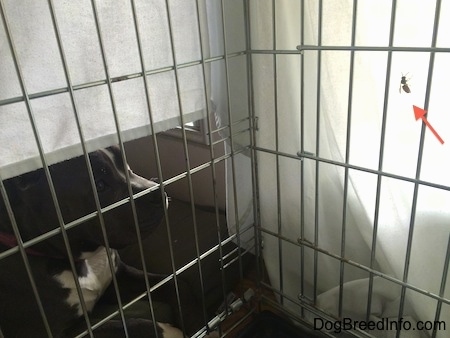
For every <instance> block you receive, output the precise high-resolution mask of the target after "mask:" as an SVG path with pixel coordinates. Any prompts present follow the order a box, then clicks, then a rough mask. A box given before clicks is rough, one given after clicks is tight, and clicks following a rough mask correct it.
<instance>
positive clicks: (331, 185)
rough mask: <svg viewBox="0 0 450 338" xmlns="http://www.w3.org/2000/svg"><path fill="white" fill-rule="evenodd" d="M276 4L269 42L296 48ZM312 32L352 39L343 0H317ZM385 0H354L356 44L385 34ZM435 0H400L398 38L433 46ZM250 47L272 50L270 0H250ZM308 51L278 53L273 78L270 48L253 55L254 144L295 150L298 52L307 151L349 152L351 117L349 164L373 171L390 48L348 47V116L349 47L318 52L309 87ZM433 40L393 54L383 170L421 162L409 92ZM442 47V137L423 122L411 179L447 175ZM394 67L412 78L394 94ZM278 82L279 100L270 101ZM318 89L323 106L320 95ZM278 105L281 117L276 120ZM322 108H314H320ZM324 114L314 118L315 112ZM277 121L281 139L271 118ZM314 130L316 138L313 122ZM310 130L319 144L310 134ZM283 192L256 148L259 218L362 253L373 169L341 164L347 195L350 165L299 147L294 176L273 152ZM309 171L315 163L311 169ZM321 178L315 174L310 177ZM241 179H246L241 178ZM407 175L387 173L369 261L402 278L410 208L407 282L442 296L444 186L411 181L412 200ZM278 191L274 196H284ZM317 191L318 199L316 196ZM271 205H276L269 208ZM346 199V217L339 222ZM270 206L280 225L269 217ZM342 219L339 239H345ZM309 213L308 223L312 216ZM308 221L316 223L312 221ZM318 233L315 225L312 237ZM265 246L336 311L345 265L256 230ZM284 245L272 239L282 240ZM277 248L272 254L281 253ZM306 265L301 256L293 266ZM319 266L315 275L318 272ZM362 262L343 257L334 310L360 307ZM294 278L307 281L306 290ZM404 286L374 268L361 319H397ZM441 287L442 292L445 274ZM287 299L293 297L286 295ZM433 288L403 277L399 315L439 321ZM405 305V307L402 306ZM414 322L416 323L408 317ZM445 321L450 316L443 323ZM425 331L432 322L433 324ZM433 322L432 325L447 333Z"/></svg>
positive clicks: (310, 41)
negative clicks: (422, 140) (375, 274)
mask: <svg viewBox="0 0 450 338" xmlns="http://www.w3.org/2000/svg"><path fill="white" fill-rule="evenodd" d="M275 3H276V10H277V13H276V21H277V26H276V30H277V36H276V38H277V40H276V41H277V46H276V48H277V49H279V50H293V49H295V48H296V46H297V45H300V41H301V40H300V32H301V22H302V19H301V17H300V4H301V2H300V1H290V0H280V1H278V0H277V1H275ZM304 3H305V23H304V24H305V32H304V33H305V45H313V46H314V45H317V44H318V22H319V21H318V17H319V14H318V3H319V2H317V1H305V2H304ZM322 3H323V16H322V29H323V30H322V42H321V45H323V46H327V45H333V46H335V45H338V46H348V45H350V44H351V27H352V14H353V13H352V6H353V2H352V1H342V0H336V1H331V0H330V1H323V2H322ZM391 6H392V1H390V0H388V1H376V2H370V1H358V8H357V24H356V45H359V46H381V47H386V46H387V45H388V39H389V28H390V18H391ZM434 12H435V3H434V2H423V1H410V0H408V1H397V11H396V13H397V14H396V24H395V36H394V45H395V46H411V47H414V46H416V47H429V46H430V45H431V36H432V32H433V23H434ZM251 14H252V24H253V25H252V42H253V44H252V49H256V50H258V49H261V50H263V49H269V50H270V49H273V40H272V39H273V34H272V29H273V26H272V15H273V13H272V1H261V2H259V1H258V2H256V1H255V2H252V9H251ZM449 22H450V6H449V3H448V2H442V7H441V16H440V26H439V34H438V39H437V46H438V47H446V48H448V47H449V46H450V40H449V35H448V34H447V33H448V31H449V29H450V27H449ZM317 56H318V54H317V52H316V51H304V53H303V55H289V54H279V55H277V68H276V72H277V73H276V74H277V79H276V83H275V82H274V66H273V56H272V55H261V54H259V55H258V54H255V55H254V56H253V74H254V78H253V81H254V82H253V87H254V89H255V96H254V100H255V112H256V115H257V116H258V117H259V131H258V132H257V144H258V146H259V147H263V148H267V149H270V150H278V151H281V152H284V153H288V154H291V155H296V153H297V152H298V151H300V150H301V148H300V144H301V137H302V135H301V133H302V129H301V120H300V117H301V101H300V94H301V87H300V86H301V82H300V79H301V75H302V74H301V72H300V59H301V58H304V62H305V74H304V88H303V89H304V106H303V114H304V129H303V130H304V135H303V137H304V141H305V144H304V150H305V151H306V152H309V153H313V154H316V151H317V149H319V153H318V154H316V155H317V156H319V157H321V158H325V159H328V160H334V161H337V162H341V163H342V162H345V158H346V150H347V149H346V140H347V125H348V126H349V127H350V128H351V130H350V138H349V142H350V146H349V148H348V151H349V163H350V164H351V165H355V166H359V167H364V168H368V169H369V170H375V171H376V170H378V163H379V153H380V140H381V136H382V130H381V128H382V113H383V100H384V95H385V87H386V86H385V78H386V62H387V52H370V51H369V52H356V53H355V64H354V77H353V92H352V102H351V121H349V120H348V118H347V116H348V111H349V110H348V109H349V107H348V97H349V91H348V89H349V78H350V52H348V51H344V52H342V51H341V52H339V51H323V52H322V62H321V74H320V80H321V86H320V91H319V95H320V98H319V99H318V98H317V94H318V93H317V68H318V64H317ZM429 60H430V54H429V53H414V52H402V53H394V54H393V58H392V66H391V78H390V79H389V85H390V87H389V102H388V105H387V115H386V116H387V122H386V131H385V139H384V142H385V144H384V153H383V165H382V170H383V171H384V172H387V173H390V174H393V175H400V176H404V177H406V178H407V179H414V178H415V176H416V170H417V158H418V153H419V140H420V135H421V128H422V122H421V121H415V119H414V115H413V109H412V105H413V104H414V105H417V106H419V107H423V105H424V99H425V89H426V87H425V86H426V83H427V74H428V67H429ZM449 62H450V55H449V54H448V53H437V54H436V58H435V64H434V71H433V81H432V88H431V99H430V104H429V115H428V120H429V122H430V123H431V124H432V125H433V126H434V127H435V129H436V130H437V131H438V132H439V133H440V136H441V137H442V138H443V139H444V141H445V144H444V145H442V144H440V143H439V142H438V140H437V139H436V138H435V137H434V135H433V134H432V133H431V132H430V130H429V129H428V128H427V129H426V130H425V143H424V148H423V149H424V151H423V155H422V162H421V167H420V175H419V177H420V179H421V180H424V181H428V182H432V183H435V184H442V185H446V186H449V185H450V175H449V172H450V161H448V159H449V158H450V148H449V145H450V129H449V126H450V114H449V112H448V90H447V87H448V86H447V82H448V81H447V79H446V78H447V76H446V75H445V74H448V72H447V69H448V64H449ZM402 73H403V74H404V75H406V76H407V78H411V79H410V81H409V84H410V88H411V94H405V93H402V94H400V93H399V86H400V80H401V76H402ZM275 85H276V86H277V100H274V90H275ZM317 102H320V107H318V106H317ZM275 110H276V111H277V113H278V121H277V122H276V121H275V113H274V112H275ZM318 112H319V114H320V117H319V119H317V114H318ZM317 124H319V125H317ZM276 126H277V127H278V131H279V134H278V149H276V129H275V127H276ZM318 129H320V135H319V137H318V138H317V136H318V135H317V130H318ZM317 139H318V141H319V145H317V144H316V140H317ZM278 170H279V171H278V177H279V182H280V186H279V189H280V190H279V191H278V192H277V163H276V158H275V156H274V155H272V154H268V153H264V152H259V153H258V173H259V189H260V191H259V192H260V195H259V197H260V203H261V226H262V227H263V228H265V229H267V230H269V231H272V232H275V233H280V235H282V236H283V237H285V238H288V239H290V240H292V241H294V242H295V241H297V240H298V239H299V238H301V224H302V221H301V220H302V218H303V219H304V237H303V239H304V240H305V241H307V242H310V243H314V242H315V238H316V239H317V245H318V246H319V247H320V248H321V249H323V250H326V251H327V252H329V253H331V254H335V255H337V256H341V255H343V256H344V257H346V258H348V259H350V260H352V261H354V262H356V263H359V264H362V265H364V266H370V259H371V253H372V240H373V233H374V232H373V231H374V224H375V211H376V210H375V206H376V205H377V204H376V203H377V201H376V197H377V178H378V176H377V175H376V174H373V173H369V172H363V171H357V170H353V169H349V172H348V174H349V180H348V191H347V193H348V195H347V200H346V202H345V203H344V184H345V180H344V177H345V169H344V168H343V167H340V166H335V165H331V164H325V163H321V164H319V169H318V171H316V166H315V162H314V161H311V160H308V159H304V172H303V175H304V182H303V186H302V185H301V181H300V173H301V165H300V161H298V160H294V159H288V158H284V157H279V163H278ZM317 175H318V176H317ZM316 178H317V185H316ZM249 184H250V183H249ZM301 189H303V191H304V205H303V208H304V209H303V210H304V213H303V215H301V212H300V205H301V203H300V191H301ZM413 194H414V183H412V182H408V181H403V180H398V179H395V178H390V177H382V179H381V186H380V194H379V198H380V200H379V208H378V214H377V217H378V221H377V226H378V233H377V238H376V251H375V257H374V258H375V260H374V262H373V263H374V265H373V266H372V267H373V268H374V269H375V270H378V271H381V272H383V273H386V274H388V275H390V276H392V277H393V278H397V279H399V280H403V274H404V266H405V259H406V251H407V250H406V249H407V240H408V235H409V230H410V224H411V220H413V222H414V232H413V238H412V246H411V255H410V262H409V265H408V266H409V274H408V277H407V279H406V281H407V283H408V284H411V285H413V286H414V287H417V288H419V289H423V290H428V291H430V292H431V293H433V294H435V295H439V293H440V287H441V280H442V278H443V273H444V260H445V256H446V252H447V244H448V240H449V233H450V208H449V206H450V192H449V191H448V190H441V189H438V188H434V187H427V186H420V187H419V188H418V198H417V205H416V208H415V210H414V209H413ZM277 195H279V196H280V201H279V204H278V202H277ZM316 198H317V199H316ZM278 207H280V209H278ZM344 210H346V218H345V221H344V218H343V217H344V212H343V211H344ZM278 215H280V221H281V228H280V230H279V229H278V224H279V223H278ZM343 224H344V225H345V238H342V234H343V229H342V228H343ZM316 226H317V228H316ZM315 229H317V232H316V230H315ZM315 236H317V237H315ZM263 239H264V250H263V253H264V258H265V262H266V265H267V269H268V272H269V275H270V279H271V282H272V284H273V285H274V286H275V287H276V288H281V290H283V292H284V293H286V294H287V295H289V296H290V297H292V299H298V298H297V297H298V296H299V295H300V294H301V293H302V292H303V296H305V297H306V298H310V299H314V289H313V284H314V282H316V283H317V290H316V291H317V293H316V295H317V296H318V298H317V303H316V305H317V306H318V307H321V308H323V309H325V310H326V311H328V312H330V313H333V314H334V315H337V314H338V305H339V296H338V295H339V291H340V290H339V281H340V272H341V265H340V262H339V261H338V260H337V259H334V258H332V257H329V256H328V255H326V254H320V253H319V254H318V256H317V259H318V260H317V265H315V263H314V253H313V250H311V249H308V248H305V252H304V257H303V259H304V260H303V263H302V258H301V255H300V249H299V248H298V247H297V246H295V245H291V244H289V243H288V242H285V241H283V242H282V243H280V242H279V240H278V239H277V238H276V237H273V236H271V235H269V234H265V233H263ZM279 245H281V247H280V246H279ZM280 255H281V256H280ZM302 264H304V266H303V268H304V270H303V275H302V270H301V267H302ZM315 267H316V268H317V269H318V270H317V279H315V270H314V269H315ZM368 277H369V273H368V272H366V271H364V270H363V269H358V268H356V267H352V266H350V265H348V264H345V268H344V270H343V281H344V285H343V286H344V287H343V290H344V291H343V292H344V293H343V303H342V304H343V308H342V309H343V312H342V316H343V317H351V318H353V319H358V320H365V319H366V310H367V303H366V302H367V291H368V283H369V278H368ZM302 280H304V281H305V284H303V286H304V288H303V290H302ZM400 291H401V288H400V287H399V286H398V285H395V284H393V283H391V282H389V281H387V280H384V281H383V280H381V279H379V278H375V279H374V288H373V303H372V308H371V310H372V311H371V316H370V319H376V318H378V319H379V318H392V319H393V318H396V316H397V315H398V311H399V303H398V301H399V298H400ZM444 297H445V298H446V299H450V276H448V278H447V282H446V288H445V294H444ZM283 301H284V305H286V306H288V307H291V308H292V309H293V310H294V311H299V309H298V308H297V307H296V306H294V305H293V303H292V302H290V301H289V299H286V298H285V299H284V300H283ZM437 305H438V303H437V301H436V300H434V299H433V298H430V297H428V296H426V295H422V294H420V293H418V292H415V291H411V290H408V291H407V292H406V305H405V308H404V312H403V316H404V317H405V318H408V319H411V320H416V321H418V320H421V321H434V320H435V315H436V311H437ZM408 316H409V317H408ZM440 320H442V321H445V322H446V325H447V326H448V325H449V324H448V323H449V322H450V306H449V305H447V304H443V305H442V312H441V315H440ZM412 325H413V324H412ZM447 329H448V328H447ZM370 333H372V334H375V335H376V336H377V337H387V336H389V337H390V336H392V335H394V336H395V332H394V333H393V332H392V331H391V332H378V333H375V332H373V331H372V332H370ZM426 333H427V332H426V331H412V330H411V331H408V332H404V333H403V334H404V335H403V334H402V336H405V337H406V336H407V337H413V336H414V335H425V334H426ZM428 333H431V331H428ZM447 336H448V334H447V333H446V332H445V331H442V330H441V331H437V337H447Z"/></svg>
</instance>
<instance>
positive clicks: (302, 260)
mask: <svg viewBox="0 0 450 338" xmlns="http://www.w3.org/2000/svg"><path fill="white" fill-rule="evenodd" d="M299 14H300V20H301V28H300V29H301V34H300V44H301V45H302V46H303V45H304V44H305V26H306V25H305V0H302V2H301V4H300V13H299ZM299 127H300V128H299V129H300V153H302V154H303V153H304V152H305V133H304V131H305V55H304V54H303V55H302V56H301V57H300V126H299ZM300 237H301V238H302V240H303V239H305V161H304V160H303V161H300ZM300 276H301V279H300V295H301V297H303V296H304V295H305V246H304V245H301V246H300ZM301 316H302V317H304V316H305V311H304V308H303V307H302V308H301Z"/></svg>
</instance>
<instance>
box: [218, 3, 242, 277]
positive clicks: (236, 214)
mask: <svg viewBox="0 0 450 338" xmlns="http://www.w3.org/2000/svg"><path fill="white" fill-rule="evenodd" d="M220 4H221V10H222V30H223V50H224V61H225V80H226V89H227V105H228V109H227V115H228V130H229V133H230V152H231V157H230V159H231V177H232V180H233V182H232V183H233V184H232V186H233V200H234V201H233V204H234V221H235V223H236V242H237V246H238V248H240V247H241V233H240V228H241V225H240V224H239V222H240V221H239V209H238V199H237V187H236V164H235V152H234V140H233V139H234V137H233V124H232V117H231V97H230V74H229V65H228V59H229V55H228V41H227V33H226V28H227V26H226V23H225V4H224V0H221V1H220ZM247 81H248V79H247ZM238 261H239V277H240V279H243V271H242V257H241V255H240V254H239V256H238Z"/></svg>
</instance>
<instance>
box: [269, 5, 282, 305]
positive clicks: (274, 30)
mask: <svg viewBox="0 0 450 338" xmlns="http://www.w3.org/2000/svg"><path fill="white" fill-rule="evenodd" d="M276 26H277V6H276V3H275V0H272V35H273V41H272V48H273V50H274V51H275V53H274V54H273V60H272V61H273V97H274V101H275V102H274V104H275V106H274V109H275V112H274V113H275V126H274V128H275V151H276V152H277V153H278V152H279V150H280V140H279V136H280V135H279V125H278V67H277V53H276V50H277V27H276ZM275 168H276V169H275V170H276V184H277V191H276V193H277V234H278V236H281V235H282V224H281V191H280V190H281V186H280V185H281V180H280V157H279V155H275ZM278 273H279V278H280V303H281V305H283V303H284V297H283V290H284V280H283V279H284V278H283V241H282V240H281V237H278Z"/></svg>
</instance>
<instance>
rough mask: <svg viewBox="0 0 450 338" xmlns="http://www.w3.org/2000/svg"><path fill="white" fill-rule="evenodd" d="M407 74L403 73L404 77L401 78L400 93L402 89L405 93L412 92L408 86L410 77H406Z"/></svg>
mask: <svg viewBox="0 0 450 338" xmlns="http://www.w3.org/2000/svg"><path fill="white" fill-rule="evenodd" d="M406 75H408V73H406ZM406 75H403V73H402V79H401V80H400V88H399V89H398V91H399V92H400V94H401V93H402V89H403V90H404V91H405V93H411V89H410V88H409V86H408V81H409V79H406Z"/></svg>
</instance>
